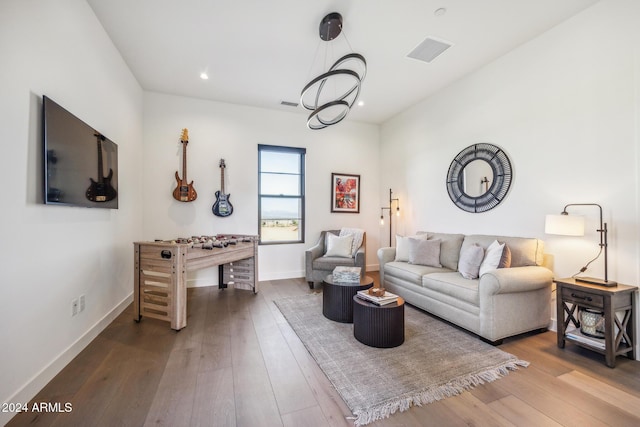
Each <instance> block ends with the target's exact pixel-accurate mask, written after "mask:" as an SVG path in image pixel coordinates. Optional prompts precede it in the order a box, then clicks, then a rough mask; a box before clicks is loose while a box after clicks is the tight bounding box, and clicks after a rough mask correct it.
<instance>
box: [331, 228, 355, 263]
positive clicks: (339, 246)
mask: <svg viewBox="0 0 640 427" xmlns="http://www.w3.org/2000/svg"><path fill="white" fill-rule="evenodd" d="M352 243H353V236H352V235H346V236H342V237H340V236H336V235H334V234H327V251H326V252H325V254H324V256H325V257H342V258H351V257H352V256H353V255H352V253H351V245H352Z"/></svg>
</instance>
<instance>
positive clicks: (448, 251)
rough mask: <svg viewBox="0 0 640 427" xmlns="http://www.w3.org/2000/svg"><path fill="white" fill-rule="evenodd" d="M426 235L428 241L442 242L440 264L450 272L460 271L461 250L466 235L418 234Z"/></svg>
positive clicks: (419, 233) (428, 232)
mask: <svg viewBox="0 0 640 427" xmlns="http://www.w3.org/2000/svg"><path fill="white" fill-rule="evenodd" d="M421 234H426V235H427V238H428V239H430V240H431V239H432V240H440V241H441V243H440V264H442V266H443V267H446V268H448V269H449V270H453V271H456V270H457V269H458V260H459V259H460V248H461V247H462V241H463V240H464V234H449V233H432V232H430V231H427V232H424V231H423V232H418V235H421Z"/></svg>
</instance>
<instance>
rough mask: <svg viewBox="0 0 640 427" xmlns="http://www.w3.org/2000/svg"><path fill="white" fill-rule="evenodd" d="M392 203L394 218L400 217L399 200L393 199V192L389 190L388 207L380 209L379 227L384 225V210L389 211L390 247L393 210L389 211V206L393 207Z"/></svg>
mask: <svg viewBox="0 0 640 427" xmlns="http://www.w3.org/2000/svg"><path fill="white" fill-rule="evenodd" d="M393 202H396V203H397V205H396V216H398V217H399V216H400V199H398V198H397V197H396V198H395V199H394V198H393V191H391V189H389V206H383V207H381V208H380V225H384V216H383V214H384V210H385V209H388V210H389V246H391V230H392V228H393V224H392V219H393V210H392V209H391V206H392V205H393Z"/></svg>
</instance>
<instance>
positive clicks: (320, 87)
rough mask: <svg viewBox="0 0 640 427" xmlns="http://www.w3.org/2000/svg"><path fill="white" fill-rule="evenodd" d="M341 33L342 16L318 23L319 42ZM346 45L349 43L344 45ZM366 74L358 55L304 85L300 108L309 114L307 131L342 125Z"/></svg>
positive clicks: (341, 62) (339, 60)
mask: <svg viewBox="0 0 640 427" xmlns="http://www.w3.org/2000/svg"><path fill="white" fill-rule="evenodd" d="M341 32H342V15H340V14H339V13H337V12H333V13H330V14H328V15H327V16H325V17H324V18H322V21H320V39H322V40H324V41H327V42H328V41H331V40H333V39H335V38H336V37H338V36H339V35H340V33H341ZM347 43H348V42H347ZM366 74H367V61H366V60H365V59H364V56H362V55H360V54H358V53H349V54H347V55H344V56H343V57H341V58H340V59H338V60H337V61H336V62H335V63H334V64H333V65H332V66H331V67H329V70H328V71H327V72H324V73H322V74H320V75H319V76H318V77H316V78H314V79H312V80H311V81H310V82H309V83H307V84H306V85H305V87H304V88H303V89H302V93H301V94H300V104H302V106H303V107H304V108H306V109H307V110H309V111H311V114H309V117H308V119H307V127H308V128H309V129H313V130H318V129H324V128H326V127H327V126H331V125H335V124H336V123H339V122H340V121H342V120H343V119H344V118H345V117H347V114H349V111H350V110H351V107H352V106H353V105H354V104H355V102H356V101H357V99H358V96H359V95H360V88H361V86H362V80H364V77H365V75H366Z"/></svg>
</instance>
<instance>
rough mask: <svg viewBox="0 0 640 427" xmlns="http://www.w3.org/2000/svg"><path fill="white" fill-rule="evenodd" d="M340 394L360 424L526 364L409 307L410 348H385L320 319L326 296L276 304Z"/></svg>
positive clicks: (406, 345)
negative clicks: (360, 339)
mask: <svg viewBox="0 0 640 427" xmlns="http://www.w3.org/2000/svg"><path fill="white" fill-rule="evenodd" d="M274 302H275V304H276V305H277V306H278V308H279V309H280V311H281V312H282V314H283V315H284V317H285V318H286V319H287V321H288V322H289V324H290V325H291V327H292V328H293V330H294V331H295V332H296V334H297V335H298V337H300V340H301V341H302V342H303V343H304V345H305V347H306V348H307V350H309V353H311V355H312V356H313V358H314V359H315V360H316V362H317V363H318V365H320V368H321V369H322V370H323V371H324V373H325V374H326V376H327V378H329V380H330V381H331V383H332V384H333V386H334V387H335V388H336V390H337V391H338V393H339V394H340V396H341V397H342V399H343V400H344V401H345V403H346V404H347V406H348V407H349V409H351V412H353V414H354V415H355V416H356V420H355V425H356V426H360V425H365V424H369V423H371V422H374V421H376V420H379V419H381V418H387V417H389V415H391V414H393V413H395V412H396V411H398V410H400V411H405V410H407V409H409V407H411V406H412V405H418V406H420V405H423V404H426V403H431V402H434V401H437V400H441V399H444V398H446V397H450V396H454V395H456V394H459V393H461V392H463V391H465V390H469V389H471V388H473V387H474V386H476V385H479V384H483V383H486V382H491V381H494V380H497V379H499V378H500V377H502V376H504V375H506V374H508V371H509V370H514V369H517V368H518V366H522V367H526V366H528V364H529V363H528V362H526V361H523V360H519V359H517V358H516V357H515V356H513V355H512V354H509V353H506V352H504V351H502V350H500V349H498V348H496V347H494V346H492V345H490V344H487V343H485V342H483V341H481V340H480V339H479V338H477V337H475V336H473V335H469V334H467V333H465V332H463V331H460V330H458V329H456V328H454V327H453V326H451V325H449V324H447V323H444V322H442V321H440V320H437V319H434V318H433V317H431V316H429V315H427V314H425V313H423V312H421V311H419V310H417V309H415V308H413V307H411V306H408V305H406V306H405V342H404V344H402V345H401V346H399V347H396V348H390V349H379V348H373V347H368V346H366V345H364V344H361V343H360V342H358V341H357V340H356V339H355V338H354V336H353V325H352V324H349V323H338V322H334V321H331V320H329V319H327V318H325V317H324V316H323V315H322V294H308V295H302V296H297V297H290V298H282V299H279V300H277V301H274Z"/></svg>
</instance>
